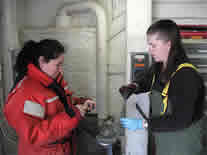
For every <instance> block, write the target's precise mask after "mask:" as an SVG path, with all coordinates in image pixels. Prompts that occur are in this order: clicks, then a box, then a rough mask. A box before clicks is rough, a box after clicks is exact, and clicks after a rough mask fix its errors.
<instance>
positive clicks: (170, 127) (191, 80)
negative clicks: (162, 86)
mask: <svg viewBox="0 0 207 155" xmlns="http://www.w3.org/2000/svg"><path fill="white" fill-rule="evenodd" d="M201 85H202V83H201V81H200V78H199V76H198V73H197V72H196V71H194V70H193V69H192V68H183V69H181V70H179V71H178V72H177V73H176V74H175V76H174V77H173V78H172V80H171V82H170V87H169V90H168V100H170V102H171V103H172V115H168V116H162V117H157V118H151V123H150V127H151V129H152V130H153V131H174V130H178V129H183V128H185V127H188V126H189V125H190V124H191V122H192V118H193V111H194V105H195V103H196V101H197V99H198V96H199V93H201V92H199V91H200V89H199V88H200V87H201Z"/></svg>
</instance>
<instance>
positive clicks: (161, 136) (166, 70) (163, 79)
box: [120, 19, 205, 155]
mask: <svg viewBox="0 0 207 155" xmlns="http://www.w3.org/2000/svg"><path fill="white" fill-rule="evenodd" d="M147 43H148V46H149V49H148V50H149V53H150V55H151V56H152V58H153V60H154V63H153V64H152V66H151V67H150V68H149V70H147V71H146V72H145V73H144V75H143V76H139V77H137V78H136V80H135V81H134V83H131V84H129V85H124V86H122V87H121V88H120V92H121V94H122V95H124V94H126V91H128V90H129V87H130V90H132V89H133V91H131V93H132V92H133V93H135V94H138V93H140V92H149V98H150V106H151V107H150V108H151V110H150V118H149V119H148V122H145V121H144V122H143V121H142V120H140V119H136V118H121V124H122V125H123V127H125V128H128V129H129V130H137V129H140V128H143V126H148V128H149V131H151V132H152V133H153V138H152V137H151V138H150V145H151V146H150V148H151V149H152V148H153V147H152V145H154V146H156V147H155V150H153V151H154V152H153V153H152V150H151V152H150V153H149V154H154V153H155V152H156V155H166V154H168V155H197V154H199V153H200V151H201V133H200V132H201V128H200V123H201V121H202V119H201V117H202V109H203V107H202V105H203V102H204V96H205V88H204V83H203V80H202V78H201V76H200V75H199V73H198V72H197V69H196V67H195V66H194V65H192V64H191V62H190V61H189V59H188V57H187V56H186V54H185V50H184V48H183V46H182V42H181V37H180V32H179V28H178V26H177V25H176V23H175V22H173V21H172V20H167V19H166V20H159V21H157V22H155V23H153V24H152V25H151V26H150V27H149V28H148V30H147ZM140 77H141V78H140ZM135 94H133V95H131V94H130V95H131V96H130V95H128V96H130V97H129V99H128V100H130V98H134V97H135V98H136V95H135ZM153 143H154V144H153Z"/></svg>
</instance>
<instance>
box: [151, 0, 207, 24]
mask: <svg viewBox="0 0 207 155" xmlns="http://www.w3.org/2000/svg"><path fill="white" fill-rule="evenodd" d="M152 1H153V5H152V15H153V20H157V19H160V18H171V19H173V20H175V21H176V22H177V23H179V24H206V23H207V11H206V10H207V1H206V0H196V1H195V0H152Z"/></svg>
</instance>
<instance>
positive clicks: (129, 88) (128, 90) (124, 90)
mask: <svg viewBox="0 0 207 155" xmlns="http://www.w3.org/2000/svg"><path fill="white" fill-rule="evenodd" d="M136 89H137V84H135V83H130V84H128V85H123V86H121V87H120V88H119V92H120V94H121V96H122V97H123V98H124V99H125V100H126V99H128V98H129V96H130V95H131V94H132V93H134V91H135V90H136Z"/></svg>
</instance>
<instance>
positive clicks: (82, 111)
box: [76, 99, 96, 117]
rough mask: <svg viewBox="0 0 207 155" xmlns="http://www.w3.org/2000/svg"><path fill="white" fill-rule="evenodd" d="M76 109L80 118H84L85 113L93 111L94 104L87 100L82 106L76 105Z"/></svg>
mask: <svg viewBox="0 0 207 155" xmlns="http://www.w3.org/2000/svg"><path fill="white" fill-rule="evenodd" d="M76 107H77V108H78V109H79V111H80V114H81V116H82V117H84V116H85V114H86V113H87V112H90V111H92V110H93V109H95V107H96V102H95V101H92V100H90V99H87V100H86V101H85V102H84V103H83V104H77V105H76Z"/></svg>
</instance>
